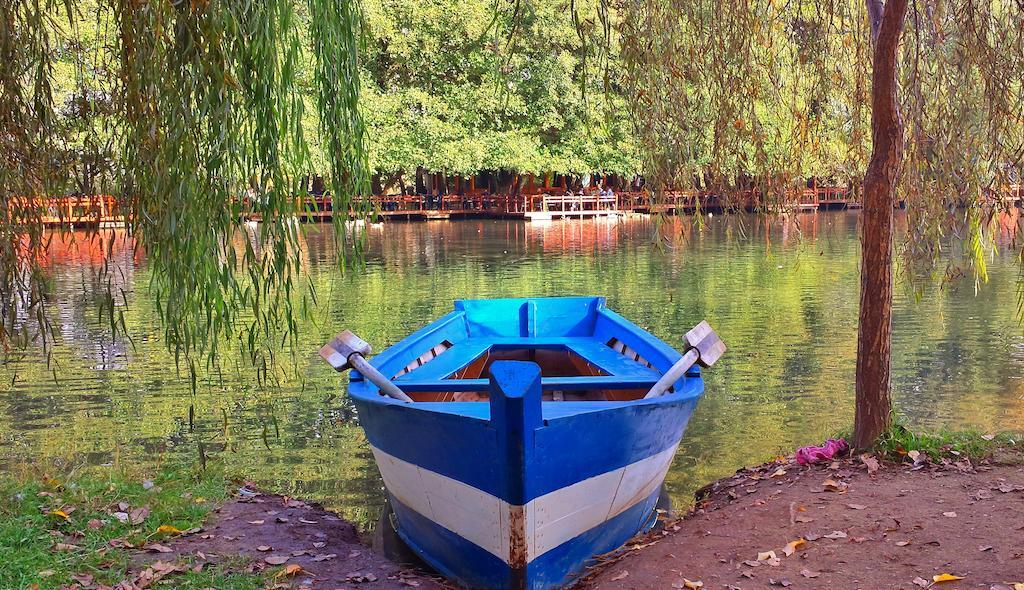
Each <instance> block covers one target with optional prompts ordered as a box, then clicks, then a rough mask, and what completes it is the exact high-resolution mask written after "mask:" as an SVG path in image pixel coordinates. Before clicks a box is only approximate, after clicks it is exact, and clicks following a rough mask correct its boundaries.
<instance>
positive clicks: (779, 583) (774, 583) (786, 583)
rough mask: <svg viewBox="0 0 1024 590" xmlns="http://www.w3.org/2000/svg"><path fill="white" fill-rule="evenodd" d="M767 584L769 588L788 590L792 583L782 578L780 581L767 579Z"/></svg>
mask: <svg viewBox="0 0 1024 590" xmlns="http://www.w3.org/2000/svg"><path fill="white" fill-rule="evenodd" d="M768 584H769V585H771V586H782V587H783V588H789V587H790V586H792V585H793V582H790V581H789V579H788V578H782V579H781V580H776V579H774V578H768Z"/></svg>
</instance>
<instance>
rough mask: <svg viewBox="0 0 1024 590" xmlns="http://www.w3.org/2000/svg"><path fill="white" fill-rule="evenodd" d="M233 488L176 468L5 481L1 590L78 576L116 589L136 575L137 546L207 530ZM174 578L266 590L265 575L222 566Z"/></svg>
mask: <svg viewBox="0 0 1024 590" xmlns="http://www.w3.org/2000/svg"><path fill="white" fill-rule="evenodd" d="M229 488H230V482H229V481H228V479H227V478H226V477H225V476H224V475H223V473H220V472H218V471H216V470H213V471H205V472H200V471H197V470H195V469H190V468H183V467H171V466H167V467H163V468H161V469H160V470H159V471H158V472H157V473H150V474H148V475H146V474H129V473H124V472H116V470H114V469H107V470H104V469H102V468H95V469H92V470H90V471H89V472H87V473H82V474H70V475H69V474H62V475H58V474H49V475H39V474H32V475H16V474H9V473H6V474H0V556H2V558H0V588H4V589H8V588H10V589H22V588H25V589H28V588H33V589H34V588H38V589H39V590H49V589H53V590H58V589H59V588H60V587H61V585H63V584H70V583H72V582H74V578H73V576H92V579H93V580H94V582H95V583H97V584H106V585H114V584H116V583H118V582H120V581H122V580H124V579H126V578H127V577H128V576H129V570H130V569H131V568H132V552H133V551H135V549H133V548H132V547H135V548H138V547H140V546H142V545H145V544H146V543H155V542H166V541H167V539H168V537H169V536H172V535H173V534H174V533H173V532H171V533H167V532H160V530H159V529H160V527H161V526H164V527H174V529H177V530H179V531H186V530H188V529H191V528H194V527H198V526H200V525H201V524H202V522H203V520H204V518H205V517H206V515H207V513H208V512H209V511H210V510H211V509H213V508H214V507H215V506H216V505H217V504H218V503H220V502H221V501H223V500H224V499H225V498H226V497H227V490H228V489H229ZM126 516H127V518H125V517H126ZM164 530H165V531H166V530H168V529H166V528H165V529H164ZM135 569H138V568H137V567H136V568H135ZM232 569H236V568H232ZM172 576H173V577H168V578H165V579H171V580H173V586H174V587H175V588H184V589H196V590H200V589H202V588H211V587H212V588H225V589H229V590H246V589H257V588H263V586H264V579H263V578H262V577H260V576H258V575H255V574H244V573H233V572H232V571H228V569H226V568H221V567H217V566H208V567H207V568H204V569H203V571H200V572H192V571H189V572H184V573H175V574H172Z"/></svg>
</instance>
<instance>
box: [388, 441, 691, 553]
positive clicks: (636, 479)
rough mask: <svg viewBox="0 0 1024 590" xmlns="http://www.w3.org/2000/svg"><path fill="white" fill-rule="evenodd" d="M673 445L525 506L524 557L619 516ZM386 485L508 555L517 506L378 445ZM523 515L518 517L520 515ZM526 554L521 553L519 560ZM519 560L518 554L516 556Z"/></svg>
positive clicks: (646, 490)
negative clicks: (512, 511) (512, 517)
mask: <svg viewBox="0 0 1024 590" xmlns="http://www.w3.org/2000/svg"><path fill="white" fill-rule="evenodd" d="M677 446H678V443H677V444H676V445H673V446H672V447H670V448H668V449H666V450H664V451H662V452H660V453H658V454H656V455H652V456H650V457H647V458H646V459H641V460H639V461H637V462H635V463H631V464H629V465H626V466H625V467H621V468H619V469H613V470H612V471H609V472H607V473H602V474H601V475H597V476H594V477H591V478H589V479H586V480H583V481H580V482H577V483H575V484H573V485H570V486H566V487H564V488H561V489H559V490H555V491H553V492H549V493H547V494H545V495H543V496H541V497H539V498H535V499H534V500H531V501H530V502H528V503H527V504H526V506H524V507H522V509H523V513H524V518H523V519H522V521H520V522H522V524H521V525H515V526H522V527H524V528H525V530H523V531H522V535H524V536H525V538H526V549H527V554H526V562H527V563H529V562H530V561H532V560H533V559H535V558H537V557H538V556H540V555H543V554H544V553H546V552H547V551H550V550H551V549H554V548H555V547H558V546H559V545H561V544H562V543H565V542H566V541H569V540H571V539H574V538H576V537H578V536H579V535H581V534H583V533H585V532H587V531H589V530H590V529H592V528H594V527H596V526H598V525H600V524H602V523H604V522H606V521H608V520H610V519H612V518H613V517H615V516H618V515H619V514H622V513H623V512H625V511H626V510H628V509H629V508H632V507H633V506H635V505H636V504H638V503H639V502H641V501H643V500H644V499H645V498H647V497H649V496H650V495H651V494H653V493H654V491H655V490H657V489H658V487H659V486H661V483H662V481H664V479H665V474H666V473H667V472H668V468H669V466H670V465H671V464H672V457H673V456H674V455H675V452H676V447H677ZM371 449H372V450H373V456H374V458H375V459H376V460H377V466H378V468H379V469H380V473H381V476H382V477H383V478H384V485H386V486H387V488H388V491H389V492H390V493H391V494H392V495H393V496H394V497H395V498H396V499H397V500H398V501H399V502H401V503H402V504H404V505H405V506H407V507H409V508H410V509H412V510H415V511H416V512H418V513H419V514H421V515H422V516H424V517H426V518H428V519H430V520H432V521H433V522H435V523H437V524H439V525H441V526H443V527H444V528H446V529H448V530H450V531H452V532H454V533H457V534H458V535H459V536H461V537H462V538H464V539H466V540H467V541H469V542H471V543H473V544H474V545H477V546H479V547H481V548H482V549H485V550H487V551H488V552H490V553H492V554H494V555H495V556H497V557H498V558H500V559H501V560H502V561H505V562H506V563H508V562H509V561H510V555H509V550H510V542H509V539H510V538H511V536H512V534H513V532H514V531H512V530H510V524H509V512H510V509H518V507H513V506H512V505H510V504H509V503H507V502H505V501H504V500H502V499H500V498H496V497H494V496H492V495H490V494H488V493H486V492H483V491H481V490H479V489H477V488H475V487H473V486H471V485H467V484H465V483H462V482H461V481H458V480H455V479H452V478H450V477H446V476H444V475H441V474H439V473H435V472H433V471H430V470H428V469H423V468H422V467H420V466H418V465H414V464H412V463H409V462H406V461H403V460H401V459H399V458H397V457H394V456H392V455H389V454H388V453H386V452H384V451H382V450H380V449H378V448H376V447H373V446H372V445H371ZM516 520H518V519H516ZM520 559H521V558H520ZM516 560H517V561H518V559H516Z"/></svg>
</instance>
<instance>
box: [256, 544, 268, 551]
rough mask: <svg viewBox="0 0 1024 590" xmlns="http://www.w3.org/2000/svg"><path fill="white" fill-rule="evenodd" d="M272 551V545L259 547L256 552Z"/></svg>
mask: <svg viewBox="0 0 1024 590" xmlns="http://www.w3.org/2000/svg"><path fill="white" fill-rule="evenodd" d="M270 550H271V546H270V545H260V546H259V547H257V548H256V551H263V552H266V551H270Z"/></svg>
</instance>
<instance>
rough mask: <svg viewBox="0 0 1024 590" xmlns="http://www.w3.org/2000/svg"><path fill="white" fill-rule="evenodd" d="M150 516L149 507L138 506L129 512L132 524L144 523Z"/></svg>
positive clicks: (129, 520) (129, 519)
mask: <svg viewBox="0 0 1024 590" xmlns="http://www.w3.org/2000/svg"><path fill="white" fill-rule="evenodd" d="M148 517H149V507H148V506H143V507H142V508H136V509H135V510H132V511H131V512H129V513H128V522H129V523H131V524H142V522H143V521H144V520H146V518H148Z"/></svg>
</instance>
